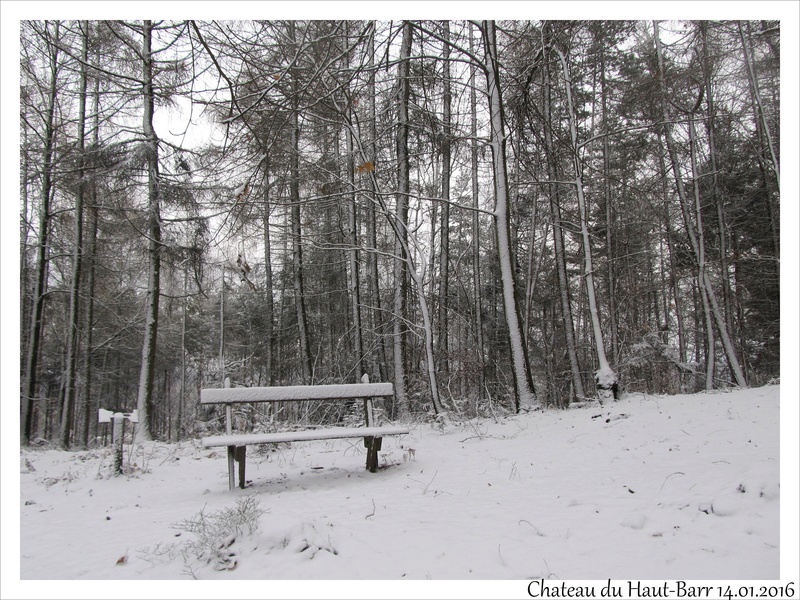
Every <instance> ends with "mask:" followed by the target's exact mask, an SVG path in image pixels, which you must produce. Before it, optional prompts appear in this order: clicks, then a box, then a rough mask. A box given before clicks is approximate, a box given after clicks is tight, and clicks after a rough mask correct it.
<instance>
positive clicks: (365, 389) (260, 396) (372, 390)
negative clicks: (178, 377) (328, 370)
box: [200, 383, 394, 404]
mask: <svg viewBox="0 0 800 600" xmlns="http://www.w3.org/2000/svg"><path fill="white" fill-rule="evenodd" d="M393 393H394V387H393V386H392V384H391V383H350V384H339V385H314V386H306V385H287V386H274V387H251V388H245V387H241V388H210V389H204V390H202V391H201V397H200V401H201V402H202V403H203V404H214V403H224V402H281V401H285V400H337V399H343V398H376V397H383V396H391V395H392V394H393Z"/></svg>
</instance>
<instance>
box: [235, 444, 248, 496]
mask: <svg viewBox="0 0 800 600" xmlns="http://www.w3.org/2000/svg"><path fill="white" fill-rule="evenodd" d="M246 456H247V446H237V447H236V462H238V463H239V487H240V488H242V489H244V485H245V479H244V464H245V458H246Z"/></svg>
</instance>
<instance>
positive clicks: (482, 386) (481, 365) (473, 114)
mask: <svg viewBox="0 0 800 600" xmlns="http://www.w3.org/2000/svg"><path fill="white" fill-rule="evenodd" d="M474 45H475V44H474V39H473V36H472V28H471V27H470V28H469V52H470V54H473V52H474ZM476 71H477V68H476V67H475V65H474V64H471V65H470V72H469V105H470V126H469V127H470V163H471V167H472V168H471V174H470V175H471V180H472V205H473V207H474V208H475V210H474V211H472V278H473V286H472V305H473V311H474V313H475V358H476V360H477V362H478V365H477V366H478V394H477V397H478V398H479V399H483V398H485V395H486V362H485V359H484V351H485V348H484V344H485V342H484V339H483V310H482V308H481V307H482V304H483V300H482V295H483V294H482V292H481V222H480V211H479V209H480V187H479V185H478V99H477V93H476V91H475V90H476V87H475V85H476V82H475V72H476Z"/></svg>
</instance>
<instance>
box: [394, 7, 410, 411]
mask: <svg viewBox="0 0 800 600" xmlns="http://www.w3.org/2000/svg"><path fill="white" fill-rule="evenodd" d="M411 43H412V30H411V22H410V21H404V22H403V41H402V44H401V46H400V62H399V64H398V66H397V68H398V80H399V83H400V94H399V103H398V111H397V195H396V209H395V220H396V221H397V227H396V237H395V244H394V255H395V258H394V388H395V396H396V397H397V402H398V405H399V408H400V415H401V416H402V417H405V416H407V415H408V413H409V411H410V404H409V401H408V397H407V395H406V366H405V359H406V342H405V336H406V333H405V329H406V318H407V315H406V294H407V287H408V283H407V281H408V277H407V272H406V261H407V260H408V257H407V256H406V247H407V240H408V194H409V191H410V182H409V164H408V101H409V95H410V82H409V79H408V74H409V57H410V55H411Z"/></svg>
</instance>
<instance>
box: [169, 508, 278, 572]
mask: <svg viewBox="0 0 800 600" xmlns="http://www.w3.org/2000/svg"><path fill="white" fill-rule="evenodd" d="M265 512H266V511H265V510H263V509H262V508H260V507H259V500H258V498H256V497H255V496H248V497H247V498H240V499H238V500H237V501H236V506H235V507H228V508H223V509H221V510H218V511H215V512H213V513H206V512H205V509H204V510H201V511H200V512H199V513H197V514H196V515H195V516H194V517H193V518H191V519H186V520H184V521H179V522H178V523H175V524H174V525H173V526H172V527H173V528H174V529H180V530H181V531H186V532H188V533H192V534H194V536H195V539H194V540H192V541H189V542H186V544H185V546H184V558H185V559H186V558H188V556H187V555H193V558H195V559H197V560H203V561H205V562H206V564H211V565H212V566H213V568H214V569H216V570H218V571H224V570H230V569H233V568H234V567H236V553H235V552H232V551H231V550H230V547H231V546H232V545H233V543H234V542H235V541H236V538H237V537H239V536H240V535H243V534H248V535H250V534H253V533H255V532H256V531H258V523H259V519H260V518H261V515H263V514H264V513H265Z"/></svg>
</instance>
